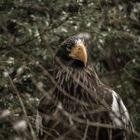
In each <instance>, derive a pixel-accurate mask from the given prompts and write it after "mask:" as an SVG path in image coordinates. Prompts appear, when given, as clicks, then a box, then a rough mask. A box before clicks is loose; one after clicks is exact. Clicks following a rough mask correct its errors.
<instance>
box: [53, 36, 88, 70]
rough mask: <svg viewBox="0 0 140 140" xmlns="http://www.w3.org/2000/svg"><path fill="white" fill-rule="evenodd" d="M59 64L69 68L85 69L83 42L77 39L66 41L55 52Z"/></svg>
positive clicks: (85, 59) (84, 47)
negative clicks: (61, 63) (69, 66)
mask: <svg viewBox="0 0 140 140" xmlns="http://www.w3.org/2000/svg"><path fill="white" fill-rule="evenodd" d="M55 58H59V60H60V61H61V62H63V63H64V64H67V65H71V66H77V67H86V66H87V61H88V55H87V49H86V44H85V40H84V39H82V38H79V37H75V36H74V37H70V38H68V39H66V40H65V41H64V42H63V43H62V44H61V45H60V48H59V49H58V51H57V52H56V57H55Z"/></svg>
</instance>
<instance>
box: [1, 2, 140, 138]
mask: <svg viewBox="0 0 140 140" xmlns="http://www.w3.org/2000/svg"><path fill="white" fill-rule="evenodd" d="M75 34H77V35H79V36H84V37H85V38H86V40H87V43H88V45H89V50H90V56H91V62H92V63H93V65H94V66H95V68H96V71H97V73H98V75H99V77H100V79H102V81H103V82H104V83H106V84H107V85H109V86H110V87H112V88H113V89H114V90H115V91H116V92H117V93H119V94H120V96H121V97H122V99H123V101H124V103H125V104H126V106H127V108H128V110H129V113H130V115H131V118H132V121H133V123H134V128H135V130H136V131H137V132H140V2H139V0H67V1H66V0H30V1H29V0H13V1H12V0H0V139H1V140H13V139H14V140H21V139H23V138H24V139H29V140H31V139H36V129H35V118H36V112H37V104H38V102H39V99H40V97H41V96H43V94H45V93H46V91H47V90H48V89H49V88H50V87H51V85H52V84H51V82H50V80H49V77H48V76H47V74H46V73H45V71H46V72H49V73H50V74H51V73H52V68H53V56H54V53H55V51H56V49H57V48H58V47H59V45H60V43H62V41H63V40H65V39H66V38H67V37H69V36H71V35H75ZM41 67H42V68H41ZM27 116H28V117H27ZM137 139H139V138H137Z"/></svg>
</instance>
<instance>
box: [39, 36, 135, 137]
mask: <svg viewBox="0 0 140 140" xmlns="http://www.w3.org/2000/svg"><path fill="white" fill-rule="evenodd" d="M51 79H52V81H53V84H54V86H53V88H52V89H51V90H50V91H49V92H47V94H45V95H44V96H43V97H42V98H41V99H40V102H39V105H38V115H37V116H38V117H37V124H38V125H37V126H38V128H39V129H38V130H39V138H40V139H41V140H49V139H50V140H55V139H59V140H129V135H128V134H129V132H130V130H131V129H132V123H131V119H130V115H129V113H128V110H127V108H126V106H125V105H124V103H123V101H122V99H121V97H120V96H119V94H117V93H116V92H115V91H114V90H113V89H111V88H110V87H108V86H107V85H105V84H104V83H103V82H101V80H100V79H99V77H98V75H97V73H96V71H95V69H94V67H93V65H92V64H91V63H90V58H89V53H88V48H87V44H86V41H85V39H84V38H80V37H77V36H71V37H69V38H67V39H66V40H65V41H64V42H62V44H61V45H60V47H59V48H58V50H57V52H56V54H55V57H54V74H53V76H52V77H51Z"/></svg>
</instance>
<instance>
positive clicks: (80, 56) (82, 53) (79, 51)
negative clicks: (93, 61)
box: [69, 42, 87, 66]
mask: <svg viewBox="0 0 140 140" xmlns="http://www.w3.org/2000/svg"><path fill="white" fill-rule="evenodd" d="M69 56H70V57H71V58H73V59H77V60H80V61H81V62H83V63H84V65H85V66H86V65H87V50H86V47H85V45H84V44H83V43H82V42H77V43H76V45H75V46H74V47H73V48H72V50H71V52H70V54H69Z"/></svg>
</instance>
